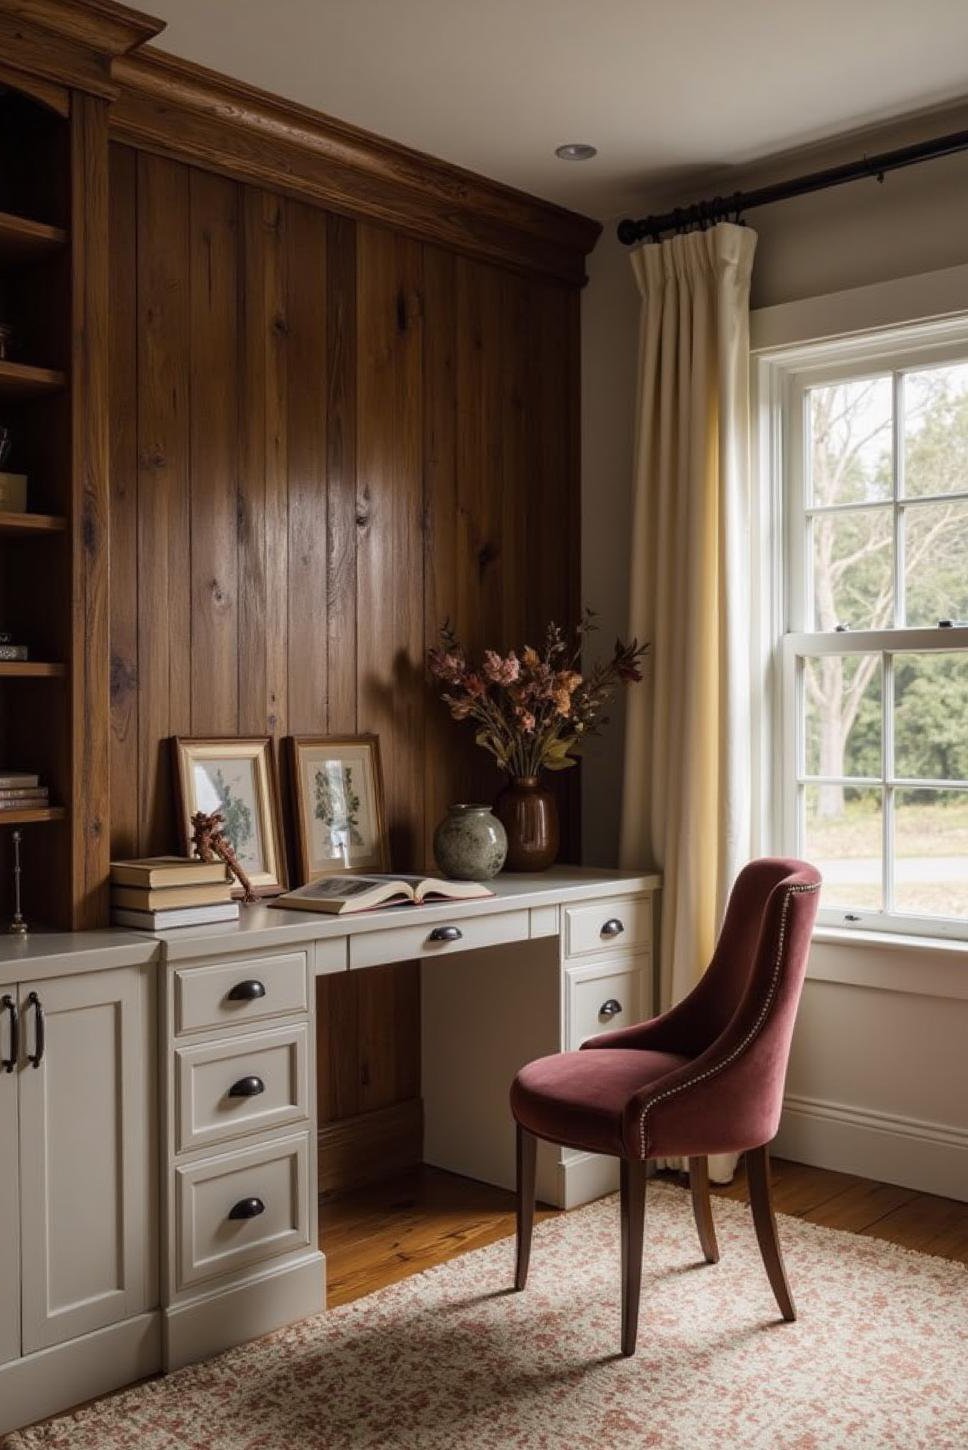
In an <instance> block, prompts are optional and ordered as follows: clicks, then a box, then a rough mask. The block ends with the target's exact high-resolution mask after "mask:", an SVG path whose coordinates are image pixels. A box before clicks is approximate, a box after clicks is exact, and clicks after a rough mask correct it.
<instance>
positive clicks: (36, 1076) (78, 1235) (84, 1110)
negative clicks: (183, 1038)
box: [0, 967, 157, 1358]
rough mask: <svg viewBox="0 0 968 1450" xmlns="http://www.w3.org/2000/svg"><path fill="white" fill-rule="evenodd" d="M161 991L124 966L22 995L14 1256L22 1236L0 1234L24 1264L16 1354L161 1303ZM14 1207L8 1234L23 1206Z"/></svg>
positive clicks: (9, 1111) (5, 1154) (5, 1337)
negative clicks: (157, 997)
mask: <svg viewBox="0 0 968 1450" xmlns="http://www.w3.org/2000/svg"><path fill="white" fill-rule="evenodd" d="M153 980H154V978H153V969H152V968H150V967H121V968H116V969H107V970H104V971H96V972H85V973H78V974H75V975H68V976H63V977H56V978H49V979H46V980H42V981H33V982H30V983H29V984H24V985H21V986H20V988H19V989H17V992H16V997H17V1001H18V1005H19V1015H20V1052H19V1060H18V1064H17V1068H16V1070H15V1072H14V1073H13V1074H2V1075H0V1086H2V1091H0V1144H4V1145H5V1150H3V1149H0V1152H2V1159H3V1165H4V1173H3V1175H0V1184H2V1186H0V1196H2V1197H3V1198H7V1197H10V1196H11V1190H10V1187H9V1184H10V1181H11V1179H12V1181H13V1182H16V1179H17V1176H18V1175H17V1174H13V1175H9V1165H10V1164H11V1163H14V1164H16V1163H17V1161H18V1150H17V1139H18V1138H19V1221H20V1235H19V1238H20V1242H19V1253H17V1250H16V1235H14V1234H9V1233H7V1232H6V1231H5V1232H4V1233H3V1235H0V1254H3V1255H7V1254H10V1255H11V1256H13V1255H14V1254H15V1253H16V1256H17V1257H18V1258H19V1279H20V1295H19V1303H16V1301H17V1299H18V1296H17V1295H16V1294H15V1293H14V1294H12V1295H11V1294H6V1293H5V1294H4V1295H3V1306H4V1307H3V1309H2V1310H0V1314H2V1318H0V1344H2V1345H3V1346H4V1347H8V1343H9V1345H13V1348H14V1355H16V1354H20V1355H30V1354H32V1353H33V1352H34V1351H36V1350H41V1349H47V1348H49V1347H50V1346H51V1345H55V1344H61V1343H63V1342H65V1341H66V1340H71V1339H76V1338H78V1337H79V1336H81V1335H84V1334H89V1333H91V1332H92V1331H94V1330H99V1329H103V1328H104V1327H105V1326H106V1325H110V1324H115V1323H118V1322H119V1321H121V1320H123V1319H127V1318H129V1317H131V1316H132V1315H135V1314H138V1313H140V1312H141V1311H142V1310H145V1309H147V1308H149V1307H150V1306H151V1304H152V1302H153V1299H154V1298H155V1297H156V1295H157V1285H156V1278H157V1275H156V1272H155V1244H156V1222H157V1214H156V1213H155V1211H154V1203H153V1190H152V1185H153V1183H154V1182H155V1172H154V1164H153V1159H154V1153H155V1151H156V1146H155V1145H156V1137H155V1133H154V1131H153V1125H152V1105H153V1102H154V1096H155V1083H154V1078H155V1066H154V1063H155V1056H154V1052H153V1019H154V1014H153V1012H152V1011H151V1003H152V986H153ZM4 1030H6V1029H4ZM15 1101H19V1128H18V1129H17V1133H16V1136H11V1135H12V1134H13V1133H14V1128H15V1126H16V1125H15V1124H14V1120H13V1112H14V1111H15V1110H14V1109H13V1108H12V1107H11V1104H12V1103H14V1102H15ZM5 1207H6V1210H7V1211H6V1212H4V1213H3V1215H2V1222H3V1223H4V1225H5V1227H6V1224H7V1223H8V1222H9V1218H8V1214H9V1213H10V1212H11V1211H13V1212H14V1213H16V1204H15V1203H12V1204H11V1205H5ZM11 1243H13V1244H14V1245H15V1248H13V1249H12V1248H11V1247H10V1245H11ZM6 1282H7V1283H8V1284H14V1285H15V1284H16V1283H17V1271H16V1264H14V1265H12V1266H11V1276H10V1277H9V1278H8V1279H7V1281H6ZM11 1299H12V1300H14V1302H15V1304H16V1308H15V1310H11V1309H10V1308H9V1302H10V1300H11ZM14 1313H16V1314H17V1315H18V1316H19V1326H18V1334H17V1337H16V1340H15V1339H14V1338H13V1331H12V1328H11V1325H10V1324H8V1322H7V1320H8V1318H9V1319H11V1320H12V1318H13V1316H14ZM18 1341H19V1342H18ZM8 1357H11V1358H12V1357H13V1355H10V1356H8ZM0 1358H2V1355H0Z"/></svg>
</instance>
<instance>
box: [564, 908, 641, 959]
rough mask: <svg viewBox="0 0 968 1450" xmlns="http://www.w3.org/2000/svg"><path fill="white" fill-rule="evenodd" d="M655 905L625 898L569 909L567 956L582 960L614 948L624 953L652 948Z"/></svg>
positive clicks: (566, 927) (566, 925) (566, 934)
mask: <svg viewBox="0 0 968 1450" xmlns="http://www.w3.org/2000/svg"><path fill="white" fill-rule="evenodd" d="M651 942H652V902H651V899H650V898H649V897H645V898H642V897H634V896H624V897H616V898H615V899H614V900H613V901H595V902H593V903H592V904H591V905H590V906H567V907H566V908H565V955H566V956H568V957H581V956H586V955H589V954H590V953H592V952H595V953H596V954H600V953H601V952H604V951H611V950H612V949H613V948H616V949H622V950H624V951H629V950H635V949H637V948H642V947H647V946H650V945H651Z"/></svg>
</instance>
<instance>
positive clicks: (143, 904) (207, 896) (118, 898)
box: [111, 881, 232, 911]
mask: <svg viewBox="0 0 968 1450" xmlns="http://www.w3.org/2000/svg"><path fill="white" fill-rule="evenodd" d="M231 900H232V887H231V886H230V884H229V883H228V882H227V881H218V882H216V881H212V882H207V883H206V882H203V883H202V884H201V885H199V886H114V885H112V887H111V905H112V906H120V907H123V908H124V909H125V910H127V911H173V910H175V909H176V908H178V907H182V906H220V905H221V904H222V903H223V902H226V901H231Z"/></svg>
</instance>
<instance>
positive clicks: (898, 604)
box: [891, 372, 907, 629]
mask: <svg viewBox="0 0 968 1450" xmlns="http://www.w3.org/2000/svg"><path fill="white" fill-rule="evenodd" d="M903 417H904V374H903V373H900V372H895V374H894V398H893V407H892V418H891V449H892V453H893V461H892V468H891V474H892V482H893V489H894V493H893V499H894V627H895V629H900V628H901V627H902V626H903V624H904V622H905V620H906V619H907V604H906V600H905V597H904V585H905V580H904V511H903V510H902V509H901V508H899V507H898V501H899V500H900V499H902V498H903V497H904V437H903V430H902V419H903Z"/></svg>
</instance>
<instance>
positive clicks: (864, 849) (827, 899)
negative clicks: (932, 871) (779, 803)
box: [800, 785, 883, 911]
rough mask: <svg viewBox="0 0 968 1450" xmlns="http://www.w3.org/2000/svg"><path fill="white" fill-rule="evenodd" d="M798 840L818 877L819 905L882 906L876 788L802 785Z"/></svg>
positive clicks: (879, 814)
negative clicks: (820, 881) (820, 875)
mask: <svg viewBox="0 0 968 1450" xmlns="http://www.w3.org/2000/svg"><path fill="white" fill-rule="evenodd" d="M802 792H803V794H802V797H801V802H802V804H801V809H802V829H801V833H800V835H801V841H802V843H803V844H802V847H801V850H802V852H803V855H804V857H805V858H806V860H808V861H810V862H811V863H812V864H813V865H814V866H816V867H817V868H818V870H819V871H820V872H821V873H822V875H823V880H824V885H823V891H822V893H821V897H820V905H821V906H823V907H831V906H832V907H843V908H845V909H846V910H850V909H851V908H858V909H861V910H867V911H877V910H879V909H880V907H881V905H882V898H883V893H882V890H881V855H882V839H883V838H882V835H881V822H882V813H883V800H882V792H881V790H880V789H874V788H872V787H858V786H849V785H805V786H803V787H802Z"/></svg>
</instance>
